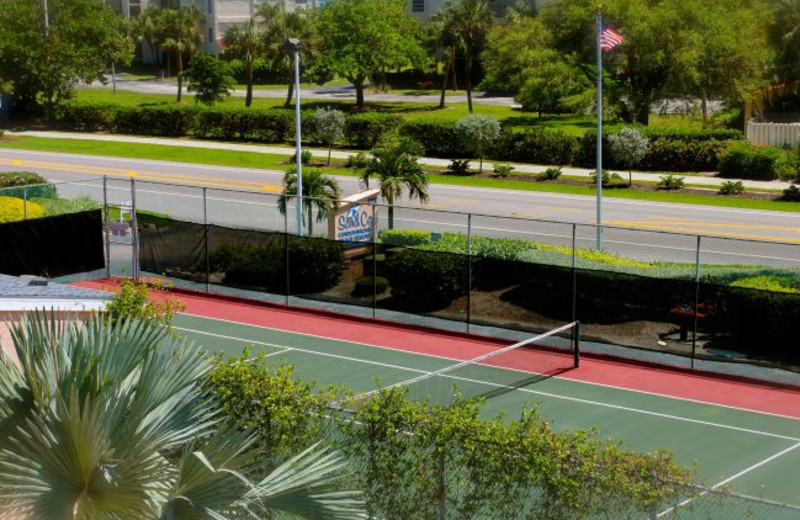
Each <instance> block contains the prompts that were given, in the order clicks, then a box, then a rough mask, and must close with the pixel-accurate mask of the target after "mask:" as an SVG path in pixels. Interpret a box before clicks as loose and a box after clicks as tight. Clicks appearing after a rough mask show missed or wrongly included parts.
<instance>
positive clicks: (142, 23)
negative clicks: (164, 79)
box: [136, 4, 164, 77]
mask: <svg viewBox="0 0 800 520" xmlns="http://www.w3.org/2000/svg"><path fill="white" fill-rule="evenodd" d="M160 16H161V9H159V8H158V6H157V5H155V4H148V6H147V7H146V8H145V10H144V11H142V12H141V13H140V14H139V16H137V17H136V35H137V37H138V39H139V41H142V42H144V43H146V44H147V47H148V48H149V49H150V53H151V54H152V55H153V66H154V67H155V75H156V77H158V75H159V65H160V64H161V63H160V62H161V42H162V41H163V39H164V26H163V24H162V23H161V19H160Z"/></svg>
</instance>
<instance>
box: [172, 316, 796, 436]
mask: <svg viewBox="0 0 800 520" xmlns="http://www.w3.org/2000/svg"><path fill="white" fill-rule="evenodd" d="M173 328H175V329H176V330H181V331H184V332H194V333H197V334H203V335H206V336H213V337H217V338H223V339H230V340H233V341H241V342H243V343H251V344H256V345H266V346H270V347H279V348H280V347H283V345H276V344H274V343H267V342H263V341H257V340H251V339H247V338H238V337H235V336H227V335H223V334H216V333H213V332H205V331H201V330H196V329H189V328H185V327H173ZM329 339H330V338H329ZM345 343H346V342H345ZM285 348H287V349H291V350H296V351H298V352H306V353H309V354H316V355H319V356H324V357H330V358H335V359H343V360H347V361H355V362H358V363H364V364H367V365H376V366H382V367H386V368H392V369H395V370H403V371H408V372H418V373H421V374H423V375H426V374H427V375H433V374H434V372H428V371H426V370H419V369H414V368H409V367H404V366H400V365H393V364H390V363H381V362H377V361H369V360H365V359H358V358H354V357H350V356H342V355H338V354H330V353H327V352H320V351H314V350H307V349H301V348H296V347H285ZM399 352H402V351H399ZM420 355H423V356H424V354H420ZM462 361H463V360H462ZM485 366H490V367H493V368H497V369H499V370H503V367H495V366H493V365H485ZM516 372H523V373H526V374H529V375H535V372H527V371H522V370H516ZM444 376H445V377H447V378H449V379H455V380H459V381H465V382H469V383H477V384H482V385H487V386H493V387H495V388H502V389H508V390H518V391H520V392H525V393H529V394H534V395H540V396H543V397H552V398H554V399H563V400H566V401H572V402H576V403H582V404H589V405H593V406H600V407H603V408H610V409H614V410H622V411H626V412H632V413H639V414H643V415H650V416H653V417H659V418H662V419H671V420H675V421H682V422H688V423H692V424H699V425H702V426H710V427H714V428H722V429H725V430H731V431H738V432H743V433H749V434H753V435H760V436H763V437H772V438H776V439H782V440H789V441H794V442H798V443H800V438H796V437H789V436H786V435H779V434H776V433H770V432H764V431H760V430H752V429H749V428H741V427H738V426H730V425H726V424H719V423H714V422H710V421H701V420H699V419H691V418H688V417H681V416H679V415H671V414H664V413H659V412H652V411H649V410H642V409H639V408H631V407H628V406H622V405H615V404H610V403H603V402H600V401H592V400H589V399H581V398H578V397H569V396H565V395H560V394H554V393H551V392H541V391H538V390H531V389H528V388H516V387H514V386H509V385H503V384H500V383H493V382H490V381H482V380H478V379H471V378H467V377H461V376H454V375H449V374H444ZM570 381H571V380H570Z"/></svg>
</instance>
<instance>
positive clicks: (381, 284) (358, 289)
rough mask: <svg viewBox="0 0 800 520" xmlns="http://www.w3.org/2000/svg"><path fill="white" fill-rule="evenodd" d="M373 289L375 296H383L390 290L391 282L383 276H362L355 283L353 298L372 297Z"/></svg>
mask: <svg viewBox="0 0 800 520" xmlns="http://www.w3.org/2000/svg"><path fill="white" fill-rule="evenodd" d="M373 287H374V290H375V294H383V293H385V292H386V291H387V290H388V289H389V280H387V279H386V278H384V277H382V276H376V277H374V278H373V277H372V276H362V277H361V278H357V279H356V281H355V288H354V289H353V296H372V291H373Z"/></svg>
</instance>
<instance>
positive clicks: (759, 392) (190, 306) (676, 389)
mask: <svg viewBox="0 0 800 520" xmlns="http://www.w3.org/2000/svg"><path fill="white" fill-rule="evenodd" d="M114 284H115V282H114V281H110V282H109V281H105V282H104V281H85V282H77V283H75V284H73V285H78V286H81V287H88V288H92V289H98V288H105V289H113V288H114ZM172 295H173V296H175V297H176V298H178V299H179V300H181V301H182V302H183V304H184V305H185V306H186V309H185V311H184V312H185V313H187V314H194V315H198V316H203V317H208V318H216V319H220V320H229V321H233V322H238V323H243V324H248V325H256V326H262V327H268V328H274V329H280V330H284V331H289V332H299V333H304V334H310V335H316V336H323V337H326V338H331V339H339V340H344V341H352V342H356V343H363V344H368V345H373V346H379V347H384V348H391V349H396V350H402V351H406V352H415V353H420V354H428V355H434V356H442V357H447V358H452V359H456V360H466V359H471V358H473V357H476V356H480V355H481V354H485V353H487V352H491V351H492V350H495V349H497V348H498V346H501V345H507V344H508V342H506V341H502V342H501V341H497V340H492V339H491V338H485V337H480V336H468V335H466V334H462V333H450V332H446V331H439V330H433V329H425V328H422V327H415V326H407V325H402V324H394V323H390V322H387V321H383V320H371V319H364V318H358V317H349V316H345V315H338V314H335V313H331V312H326V311H319V310H316V309H303V308H290V307H282V306H278V305H271V304H265V303H261V302H247V301H244V300H239V299H236V298H229V297H224V296H222V297H219V296H209V295H205V294H199V293H191V292H187V291H180V290H176V291H172ZM505 366H507V365H505ZM509 368H514V369H523V370H524V369H525V368H526V367H525V366H524V364H517V363H514V366H513V367H511V366H509ZM529 368H532V367H529ZM532 369H533V368H532ZM558 377H561V378H564V379H572V380H576V381H584V382H588V383H596V384H601V385H607V386H613V387H618V388H623V389H628V390H635V391H640V392H648V393H653V394H659V395H663V396H670V397H676V398H681V399H690V400H696V401H701V402H705V403H711V404H718V405H723V406H730V407H735V408H742V409H745V410H752V411H756V412H764V413H770V414H778V415H784V416H787V417H792V418H796V419H800V389H797V390H794V389H790V388H780V387H774V386H770V385H768V384H766V383H765V384H759V383H758V382H750V381H743V380H739V379H735V378H726V377H725V376H715V375H709V374H702V373H692V372H687V371H685V370H680V369H670V368H669V367H656V366H650V365H642V364H636V363H631V362H626V361H623V360H612V359H606V358H595V357H592V356H591V355H584V356H583V357H582V359H581V366H580V368H578V369H575V370H570V371H568V372H564V373H562V374H560V375H559V376H558Z"/></svg>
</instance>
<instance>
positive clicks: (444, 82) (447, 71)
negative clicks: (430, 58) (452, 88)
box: [439, 57, 450, 108]
mask: <svg viewBox="0 0 800 520" xmlns="http://www.w3.org/2000/svg"><path fill="white" fill-rule="evenodd" d="M449 62H450V59H449V57H448V60H447V63H445V65H444V79H443V80H442V96H441V97H440V98H439V108H444V97H445V92H447V78H448V76H449V75H450V63H449Z"/></svg>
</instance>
